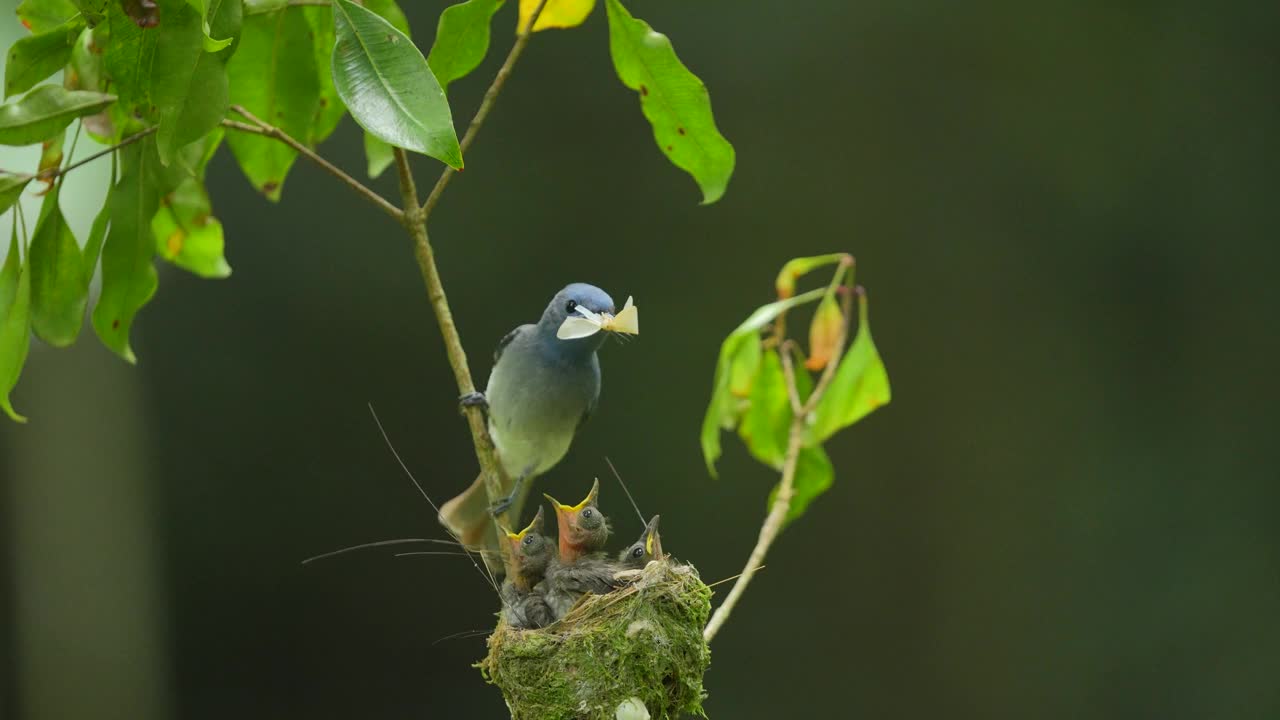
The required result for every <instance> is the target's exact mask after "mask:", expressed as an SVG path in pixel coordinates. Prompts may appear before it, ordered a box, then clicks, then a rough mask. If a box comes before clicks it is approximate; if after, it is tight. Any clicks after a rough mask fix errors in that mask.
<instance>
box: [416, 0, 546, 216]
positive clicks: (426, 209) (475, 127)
mask: <svg viewBox="0 0 1280 720" xmlns="http://www.w3.org/2000/svg"><path fill="white" fill-rule="evenodd" d="M546 5H547V0H541V2H539V3H538V7H536V8H534V10H533V15H531V16H529V24H528V25H527V26H526V27H524V28H523V29H522V30H521V31H520V32H519V33H517V34H516V42H515V44H514V45H512V46H511V52H509V53H507V59H506V61H504V62H503V63H502V67H501V68H499V69H498V74H497V75H495V76H494V78H493V83H492V84H491V85H489V89H488V90H486V91H485V93H484V99H483V100H481V101H480V109H478V110H476V115H475V117H473V118H471V124H470V125H468V126H467V133H466V134H465V135H463V136H462V142H461V143H459V145H458V147H459V149H460V151H461V153H462V155H463V157H465V156H466V154H467V150H468V149H469V148H470V147H471V143H473V142H475V139H476V134H478V133H479V132H480V126H481V125H484V120H485V118H487V117H489V111H490V110H492V109H493V104H494V103H495V102H496V101H497V100H498V94H499V93H501V92H502V87H503V86H504V85H506V84H507V78H508V77H510V76H511V68H513V67H515V64H516V61H517V60H519V59H520V54H521V53H523V52H524V48H525V46H526V45H528V44H529V39H530V38H531V37H533V26H534V25H535V24H536V23H537V22H538V17H539V16H541V15H542V9H543V8H544V7H546ZM457 172H458V171H457V170H454V169H453V168H451V167H448V166H445V169H444V172H442V173H440V179H439V180H436V184H435V187H433V188H431V193H430V194H429V195H427V201H426V202H425V203H423V204H422V216H423V218H424V219H425V218H428V217H430V216H431V211H432V210H435V208H436V204H437V203H439V202H440V195H441V193H443V192H444V189H445V188H446V187H448V185H449V181H450V180H452V179H453V176H454V175H456V174H457Z"/></svg>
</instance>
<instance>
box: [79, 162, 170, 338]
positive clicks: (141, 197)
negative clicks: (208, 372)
mask: <svg viewBox="0 0 1280 720" xmlns="http://www.w3.org/2000/svg"><path fill="white" fill-rule="evenodd" d="M120 155H121V163H120V164H121V174H120V180H119V182H117V183H116V185H115V188H113V189H112V191H111V196H110V200H109V202H110V208H111V229H110V231H109V232H108V233H107V240H106V244H105V245H104V246H103V248H102V294H101V296H99V298H98V304H97V306H96V307H94V309H93V329H94V330H95V331H97V333H98V337H99V338H101V339H102V343H103V344H104V345H106V346H107V347H108V348H110V349H111V350H113V351H115V352H116V354H118V355H120V357H122V358H124V359H125V360H127V361H128V362H130V363H136V362H137V358H136V357H135V356H134V354H133V349H132V348H131V347H130V346H129V329H130V328H131V327H132V326H133V318H134V316H135V315H137V313H138V310H140V309H141V308H142V306H143V305H146V304H147V301H149V300H150V299H151V296H152V295H155V292H156V285H157V278H156V269H155V267H154V266H153V265H152V263H151V258H152V256H153V255H154V254H155V239H154V236H153V235H152V233H151V218H153V217H155V214H156V209H157V205H158V204H159V198H160V195H161V193H160V192H158V191H157V187H156V183H157V180H156V178H157V172H156V170H157V168H156V167H154V166H156V165H159V163H160V160H159V158H158V157H157V156H156V151H155V148H154V143H153V142H152V139H151V138H147V139H145V140H143V141H142V142H138V143H134V144H133V145H130V146H129V147H127V148H124V149H123V150H121V151H120Z"/></svg>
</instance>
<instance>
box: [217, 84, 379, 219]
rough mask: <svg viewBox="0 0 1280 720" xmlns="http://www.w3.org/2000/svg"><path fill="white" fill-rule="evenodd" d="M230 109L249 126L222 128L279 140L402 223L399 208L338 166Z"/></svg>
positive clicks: (282, 133)
mask: <svg viewBox="0 0 1280 720" xmlns="http://www.w3.org/2000/svg"><path fill="white" fill-rule="evenodd" d="M231 109H232V110H234V111H235V112H236V113H239V114H240V115H242V116H243V117H244V118H245V119H246V120H248V121H249V122H250V123H251V124H245V123H242V122H236V121H235V120H223V121H222V126H223V127H225V128H230V129H232V130H239V131H240V132H249V133H256V134H258V135H262V136H264V137H269V138H275V139H276V140H279V141H280V142H282V143H284V144H285V145H288V146H289V147H291V148H293V149H294V150H295V151H297V153H298V154H299V155H302V156H304V157H306V158H307V159H308V160H311V161H312V162H314V163H315V164H317V165H319V166H320V167H321V168H323V169H324V170H325V171H326V172H328V173H329V174H330V175H332V176H334V177H336V178H338V179H339V180H341V181H342V182H343V183H344V184H345V185H346V186H347V187H349V188H351V189H352V190H355V191H356V193H357V194H359V195H362V196H363V197H364V198H365V199H366V200H368V201H369V202H371V203H373V204H374V205H376V206H377V207H378V209H379V210H381V211H383V212H385V213H386V214H388V215H390V216H391V217H393V218H395V220H396V221H397V222H403V221H404V213H403V212H402V211H401V210H400V208H398V207H396V206H395V205H392V204H391V203H389V202H387V201H386V199H385V198H383V197H382V196H381V195H379V194H378V193H376V192H374V191H372V190H370V189H369V188H368V187H367V186H366V185H365V184H364V183H362V182H360V181H359V180H356V179H355V178H353V177H351V176H350V175H348V174H347V173H345V172H343V171H342V169H341V168H339V167H338V166H336V165H334V164H333V163H331V162H329V161H328V160H325V159H324V158H322V157H320V155H318V154H317V153H316V152H315V151H314V150H312V149H311V148H309V147H307V146H306V145H303V144H302V143H300V142H298V141H297V140H295V139H294V138H293V137H292V136H290V135H289V134H288V133H286V132H285V131H283V130H281V129H280V128H278V127H274V126H272V125H269V124H267V123H265V122H263V121H262V120H261V119H259V118H258V117H256V116H255V115H254V114H253V113H251V112H249V111H248V110H246V109H244V108H243V107H242V106H240V105H232V106H231Z"/></svg>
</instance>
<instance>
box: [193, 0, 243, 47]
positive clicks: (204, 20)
mask: <svg viewBox="0 0 1280 720" xmlns="http://www.w3.org/2000/svg"><path fill="white" fill-rule="evenodd" d="M223 1H226V0H213V2H210V0H187V4H188V5H190V6H191V9H192V10H195V11H196V14H197V15H198V16H199V18H200V32H201V34H202V35H203V36H204V40H203V42H202V45H203V46H204V49H205V52H211V53H216V52H218V51H219V50H222V49H223V48H226V47H228V46H230V45H231V42H232V41H233V40H235V38H233V37H230V36H228V37H224V38H221V39H218V38H215V37H214V32H213V28H211V27H210V26H209V14H210V13H209V6H210V5H214V6H215V10H216V6H217V5H219V4H220V3H221V2H223ZM227 4H228V5H235V4H237V3H236V2H235V0H229V1H228V3H227Z"/></svg>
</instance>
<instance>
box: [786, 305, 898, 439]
mask: <svg viewBox="0 0 1280 720" xmlns="http://www.w3.org/2000/svg"><path fill="white" fill-rule="evenodd" d="M889 398H890V392H889V374H888V373H887V372H886V371H885V368H884V363H883V362H881V361H880V353H879V352H877V351H876V344H875V341H873V340H872V339H871V323H870V321H869V320H868V318H867V296H866V294H865V293H863V294H861V295H859V296H858V333H857V335H855V336H854V338H853V343H852V344H851V345H850V346H849V350H848V351H847V352H846V353H845V354H844V357H843V358H841V360H840V367H838V368H836V373H835V375H834V376H832V378H831V383H830V384H829V385H827V390H826V392H825V393H824V394H823V396H822V399H821V400H819V401H818V406H817V407H816V408H814V410H813V417H812V419H811V421H810V423H809V426H808V428H807V430H806V433H805V444H806V445H809V446H814V445H820V444H821V443H823V442H824V441H825V440H826V439H827V438H829V437H831V436H832V435H833V434H835V433H836V431H838V430H840V429H841V428H845V427H848V426H849V425H852V424H854V423H855V422H857V421H859V420H861V419H862V418H863V417H865V416H866V415H867V414H868V413H870V412H871V411H872V410H875V409H876V408H878V407H880V406H881V405H886V404H888V402H889Z"/></svg>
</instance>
